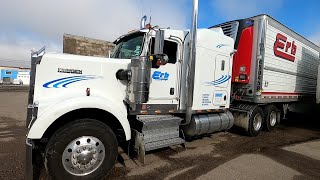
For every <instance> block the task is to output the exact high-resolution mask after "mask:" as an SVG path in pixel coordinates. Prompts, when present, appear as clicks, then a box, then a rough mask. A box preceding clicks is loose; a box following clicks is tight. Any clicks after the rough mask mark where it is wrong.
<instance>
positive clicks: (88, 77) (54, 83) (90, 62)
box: [34, 53, 131, 110]
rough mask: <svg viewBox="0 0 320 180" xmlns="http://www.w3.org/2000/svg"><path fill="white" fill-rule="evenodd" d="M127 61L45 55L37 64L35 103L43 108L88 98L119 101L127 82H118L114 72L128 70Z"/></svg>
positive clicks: (124, 91) (128, 62)
mask: <svg viewBox="0 0 320 180" xmlns="http://www.w3.org/2000/svg"><path fill="white" fill-rule="evenodd" d="M130 62H131V60H130V59H112V58H101V57H90V56H78V55H70V54H57V53H46V54H45V55H44V56H43V58H42V60H41V62H40V64H38V65H37V70H36V81H35V92H34V101H37V102H39V103H40V104H41V107H42V108H44V107H45V106H48V105H50V104H52V103H54V102H61V101H65V100H68V99H69V98H73V97H80V96H87V95H90V96H97V97H101V98H106V99H108V100H110V101H114V102H122V101H123V100H124V99H125V97H126V86H127V82H126V81H120V80H118V79H117V78H116V72H117V71H118V70H120V69H127V68H128V66H129V64H130ZM88 91H89V92H90V93H89V94H88ZM42 108H41V109H42ZM39 110H40V109H39Z"/></svg>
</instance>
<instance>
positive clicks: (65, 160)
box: [45, 119, 118, 180]
mask: <svg viewBox="0 0 320 180" xmlns="http://www.w3.org/2000/svg"><path fill="white" fill-rule="evenodd" d="M117 155H118V144H117V139H116V136H115V134H114V133H113V131H112V130H111V129H110V128H109V127H108V126H107V125H105V124H103V123H101V122H99V121H97V120H93V119H82V120H77V121H74V122H71V123H69V124H67V125H65V126H63V127H62V128H61V129H59V130H58V131H57V132H56V133H55V134H54V135H53V137H52V138H51V139H50V141H49V143H48V145H47V148H46V152H45V167H46V169H47V172H48V174H49V175H50V176H51V177H53V178H54V179H85V180H86V179H102V178H104V177H105V176H106V175H107V174H108V173H109V172H110V171H111V169H112V168H113V166H114V164H115V162H116V159H117Z"/></svg>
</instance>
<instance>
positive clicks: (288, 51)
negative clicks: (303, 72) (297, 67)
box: [273, 33, 297, 62]
mask: <svg viewBox="0 0 320 180" xmlns="http://www.w3.org/2000/svg"><path fill="white" fill-rule="evenodd" d="M287 39H288V38H287V37H286V36H284V35H282V34H280V33H278V34H277V37H276V41H275V42H274V46H273V51H274V54H275V55H276V56H278V57H281V58H284V59H287V60H289V61H292V62H294V60H295V58H296V57H295V55H296V51H297V46H296V45H295V44H294V41H292V42H290V41H288V40H287Z"/></svg>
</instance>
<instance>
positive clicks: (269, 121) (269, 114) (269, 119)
mask: <svg viewBox="0 0 320 180" xmlns="http://www.w3.org/2000/svg"><path fill="white" fill-rule="evenodd" d="M278 122H279V119H278V115H277V108H276V107H275V106H274V105H268V106H267V107H266V108H265V109H264V125H265V126H264V127H265V129H266V130H267V131H269V132H271V131H272V130H273V129H274V128H275V127H276V126H277V124H278Z"/></svg>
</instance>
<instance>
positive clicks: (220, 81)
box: [205, 75, 231, 86]
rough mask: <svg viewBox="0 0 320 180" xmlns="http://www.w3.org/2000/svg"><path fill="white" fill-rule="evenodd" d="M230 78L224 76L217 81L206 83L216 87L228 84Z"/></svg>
mask: <svg viewBox="0 0 320 180" xmlns="http://www.w3.org/2000/svg"><path fill="white" fill-rule="evenodd" d="M230 78H231V76H230V75H222V76H221V77H220V78H219V79H217V80H215V81H211V82H205V85H208V86H216V85H219V84H222V83H225V82H227V81H228V80H229V79H230Z"/></svg>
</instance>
